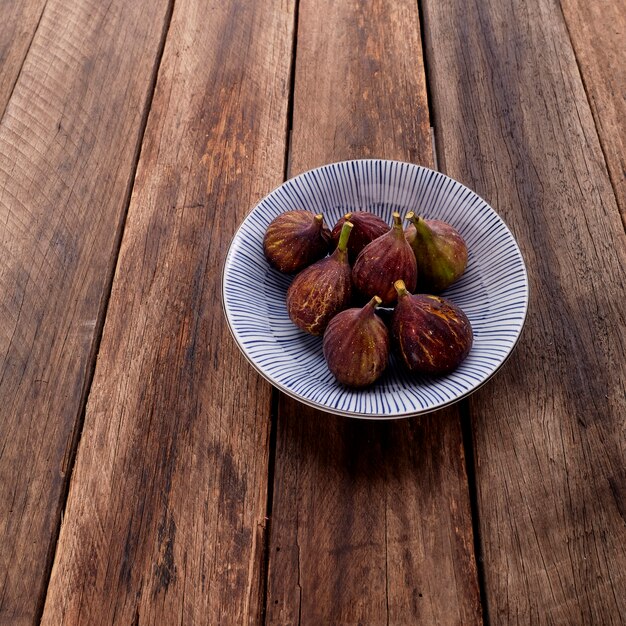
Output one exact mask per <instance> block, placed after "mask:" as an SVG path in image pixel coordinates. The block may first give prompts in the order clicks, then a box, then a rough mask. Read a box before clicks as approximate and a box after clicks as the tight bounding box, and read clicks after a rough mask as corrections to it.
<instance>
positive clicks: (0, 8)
mask: <svg viewBox="0 0 626 626" xmlns="http://www.w3.org/2000/svg"><path fill="white" fill-rule="evenodd" d="M45 6H46V0H3V1H2V2H0V24H2V28H0V118H1V117H2V115H3V113H4V111H5V109H6V106H7V103H8V101H9V98H10V97H11V93H13V88H14V87H15V83H16V82H17V77H18V76H19V73H20V71H21V69H22V65H23V63H24V59H25V58H26V53H27V52H28V49H29V48H30V44H31V42H32V40H33V37H34V35H35V31H36V29H37V26H38V24H39V20H40V18H41V14H42V13H43V9H44V7H45Z"/></svg>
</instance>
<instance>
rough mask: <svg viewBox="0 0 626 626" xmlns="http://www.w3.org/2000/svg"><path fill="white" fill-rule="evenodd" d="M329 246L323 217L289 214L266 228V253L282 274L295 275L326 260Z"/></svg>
mask: <svg viewBox="0 0 626 626" xmlns="http://www.w3.org/2000/svg"><path fill="white" fill-rule="evenodd" d="M329 242H330V231H329V230H328V228H326V227H325V226H324V217H323V216H322V215H321V214H318V215H314V214H313V213H311V212H310V211H287V212H286V213H281V214H280V215H279V216H278V217H277V218H275V219H274V220H273V221H272V222H271V223H270V225H269V226H268V227H267V230H266V231H265V237H264V239H263V252H264V253H265V257H266V258H267V260H268V261H269V262H270V264H271V265H272V266H273V267H275V268H276V269H277V270H278V271H279V272H284V273H285V274H293V273H295V272H299V271H300V270H302V269H304V268H305V267H308V266H309V265H311V263H315V261H318V260H319V259H321V258H323V257H325V256H326V254H327V253H328V245H329Z"/></svg>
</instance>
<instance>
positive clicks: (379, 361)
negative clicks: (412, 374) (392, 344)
mask: <svg viewBox="0 0 626 626" xmlns="http://www.w3.org/2000/svg"><path fill="white" fill-rule="evenodd" d="M380 303H381V299H380V298H379V297H378V296H374V297H373V298H372V299H371V300H370V301H369V303H368V304H366V305H365V306H364V307H363V308H362V309H347V310H345V311H342V312H341V313H339V314H337V315H335V317H333V319H332V320H330V324H328V327H327V328H326V332H325V333H324V343H323V345H324V357H325V358H326V363H327V365H328V369H329V370H330V371H331V372H332V373H333V375H334V377H335V378H336V379H337V380H338V381H339V382H340V383H343V384H344V385H348V386H350V387H366V386H367V385H371V384H372V383H373V382H374V381H375V380H376V379H378V378H379V377H380V375H381V374H382V373H383V371H384V370H385V368H386V367H387V361H388V360H389V333H388V331H387V327H386V326H385V324H384V322H383V321H382V320H381V319H380V318H379V317H378V316H377V315H376V313H375V312H374V310H375V309H376V307H377V306H378V305H379V304H380Z"/></svg>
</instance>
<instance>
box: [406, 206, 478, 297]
mask: <svg viewBox="0 0 626 626" xmlns="http://www.w3.org/2000/svg"><path fill="white" fill-rule="evenodd" d="M406 219H407V220H409V221H410V222H412V224H411V225H410V226H409V227H408V228H407V230H406V239H407V241H408V242H409V244H410V245H411V248H413V253H414V254H415V259H416V261H417V274H418V276H419V286H420V289H421V290H423V291H427V292H429V293H439V292H441V291H443V290H444V289H446V288H447V287H449V286H450V285H451V284H452V283H453V282H454V281H455V280H457V279H458V278H460V277H461V275H462V274H463V272H464V271H465V267H466V266H467V245H466V244H465V241H464V240H463V237H461V235H460V234H459V232H458V231H457V230H456V229H455V228H453V227H452V226H450V224H447V223H446V222H442V221H441V220H426V219H424V218H423V217H415V214H414V213H413V212H410V213H407V215H406Z"/></svg>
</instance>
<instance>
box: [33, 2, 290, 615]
mask: <svg viewBox="0 0 626 626" xmlns="http://www.w3.org/2000/svg"><path fill="white" fill-rule="evenodd" d="M293 28H294V4H293V2H283V3H278V2H274V1H273V0H271V1H269V0H268V1H266V2H254V3H237V2H222V0H214V1H212V2H205V1H204V0H202V1H201V0H180V1H177V2H176V3H175V5H174V13H173V16H172V22H171V26H170V29H169V36H168V39H167V43H166V46H165V50H164V54H163V60H162V63H161V69H160V72H159V76H158V81H157V87H156V92H155V96H154V101H153V105H152V110H151V113H150V117H149V120H148V125H147V128H146V134H145V140H144V144H143V148H142V153H141V159H140V162H139V166H138V171H137V176H136V180H135V187H134V190H133V195H132V199H131V203H130V208H129V212H128V219H127V223H126V229H125V232H124V238H123V241H122V247H121V251H120V257H119V262H118V266H117V270H116V275H115V279H114V283H113V290H112V294H111V300H110V304H109V311H108V315H107V320H106V325H105V328H104V332H103V338H102V343H101V348H100V352H99V355H98V362H97V366H96V371H95V375H94V382H93V386H92V390H91V395H90V397H89V402H88V405H87V410H86V416H85V426H84V431H83V435H82V438H81V444H80V448H79V451H78V455H77V460H76V467H75V470H74V475H73V478H72V484H71V489H70V493H69V499H68V506H67V511H66V516H65V520H64V524H63V526H62V530H61V535H60V538H59V544H58V549H57V557H56V560H55V564H54V568H53V571H52V578H51V582H50V588H49V592H48V597H47V602H46V606H45V610H44V615H43V623H44V624H51V625H54V626H57V625H59V624H90V625H93V624H111V623H115V624H139V623H141V624H146V623H149V624H157V625H164V624H166V625H170V624H179V623H180V624H241V623H244V622H247V621H249V622H251V623H258V622H259V619H260V615H261V612H262V609H263V602H264V594H263V582H262V581H263V573H262V566H263V557H264V551H265V542H264V534H265V513H266V501H267V476H268V453H269V429H270V395H271V394H270V387H269V385H268V384H267V383H265V382H264V381H262V380H261V379H260V377H259V376H258V375H257V374H256V373H255V372H254V370H253V369H252V368H251V367H250V366H249V365H248V364H247V362H246V361H245V359H244V357H243V356H242V355H241V353H240V352H239V350H238V348H237V347H236V345H235V344H234V342H233V341H232V340H231V338H230V336H229V332H228V330H227V327H226V321H225V319H224V316H223V313H222V309H221V303H220V293H219V291H220V268H221V264H222V261H223V258H224V255H225V253H226V249H227V246H228V243H229V241H230V238H231V237H232V235H233V233H234V230H235V228H236V226H237V225H238V223H239V222H240V221H241V219H242V218H243V217H244V215H245V214H246V212H247V211H248V209H249V207H250V206H252V205H253V204H254V203H255V202H256V201H257V200H258V199H259V198H260V197H261V196H263V195H264V194H266V193H267V192H269V191H270V190H271V189H272V188H273V187H275V186H276V185H278V184H279V183H280V182H281V180H282V178H283V172H284V158H285V150H286V136H287V134H286V130H287V119H288V118H287V107H288V96H289V67H290V59H291V49H292V36H293ZM251 306H254V303H251Z"/></svg>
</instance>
